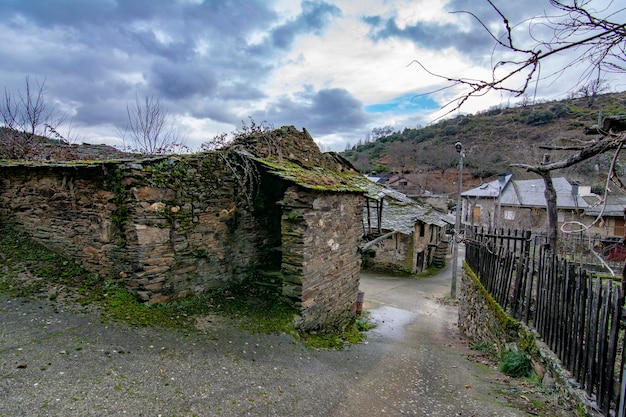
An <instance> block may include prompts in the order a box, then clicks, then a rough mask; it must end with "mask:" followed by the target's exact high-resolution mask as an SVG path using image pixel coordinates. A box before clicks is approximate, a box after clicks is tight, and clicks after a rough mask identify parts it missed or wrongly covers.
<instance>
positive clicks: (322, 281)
mask: <svg viewBox="0 0 626 417" xmlns="http://www.w3.org/2000/svg"><path fill="white" fill-rule="evenodd" d="M362 203H363V201H362V199H361V198H358V196H355V195H354V194H330V193H326V194H323V193H312V192H309V191H305V190H302V189H298V188H297V187H291V188H289V189H288V190H287V191H286V192H285V196H284V199H283V200H282V202H281V205H282V206H283V211H284V214H283V218H282V219H283V220H282V231H283V232H282V235H283V262H282V272H283V275H284V277H285V280H284V287H283V292H284V294H285V295H287V296H289V297H290V298H292V299H294V300H296V303H298V305H299V307H300V310H301V314H302V327H303V328H304V329H307V330H317V329H318V328H319V327H320V325H319V324H320V323H324V326H323V327H325V328H326V329H329V328H331V329H341V328H343V327H344V326H345V325H346V324H347V323H348V322H349V321H350V320H351V319H352V318H353V317H354V315H355V312H356V310H355V309H356V298H357V294H358V290H359V281H358V276H359V271H360V262H361V261H360V259H361V257H360V255H359V253H358V251H357V247H358V242H359V240H360V238H361V235H362V226H361V223H360V219H361V216H362V213H363V206H362Z"/></svg>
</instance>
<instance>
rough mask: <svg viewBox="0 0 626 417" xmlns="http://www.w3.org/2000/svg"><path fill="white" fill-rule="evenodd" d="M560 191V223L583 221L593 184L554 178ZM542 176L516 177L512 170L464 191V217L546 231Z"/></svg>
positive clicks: (489, 225) (487, 223) (485, 224)
mask: <svg viewBox="0 0 626 417" xmlns="http://www.w3.org/2000/svg"><path fill="white" fill-rule="evenodd" d="M552 183H553V184H554V188H555V190H556V194H557V216H558V224H559V226H560V225H562V224H563V223H565V222H570V221H579V222H584V221H585V220H586V219H585V217H586V216H585V211H586V210H587V209H588V208H589V206H590V205H589V203H588V202H587V199H588V198H589V197H591V196H593V194H592V193H591V191H590V187H588V186H586V187H583V186H580V185H578V184H571V183H570V182H569V181H567V179H565V178H563V177H558V178H553V179H552ZM544 190H545V185H544V183H543V180H542V179H529V180H514V179H513V174H510V173H509V174H501V175H499V176H498V178H497V179H495V180H493V181H491V182H487V183H484V184H481V185H479V186H478V187H475V188H472V189H470V190H467V191H465V192H463V193H461V199H462V203H461V209H462V212H461V213H462V216H461V221H462V223H463V224H466V225H470V226H479V227H486V228H505V229H506V228H514V229H525V230H531V231H545V229H546V222H547V215H546V199H545V195H544Z"/></svg>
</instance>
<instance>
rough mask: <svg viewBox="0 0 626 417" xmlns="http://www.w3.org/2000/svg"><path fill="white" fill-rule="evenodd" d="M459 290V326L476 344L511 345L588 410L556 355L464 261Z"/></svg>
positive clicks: (501, 348) (567, 396) (568, 397)
mask: <svg viewBox="0 0 626 417" xmlns="http://www.w3.org/2000/svg"><path fill="white" fill-rule="evenodd" d="M462 284H463V285H462V287H461V288H462V290H461V292H460V303H459V328H460V329H461V331H462V332H463V333H465V334H466V335H467V336H468V337H469V338H470V339H471V340H472V341H473V342H475V343H476V344H482V345H488V346H493V347H494V348H495V349H496V350H497V351H498V352H502V351H504V350H505V349H508V348H510V347H511V346H512V345H514V346H515V347H516V348H517V349H519V350H521V351H522V352H525V353H526V354H528V355H529V356H530V357H531V358H532V362H533V366H534V368H535V370H536V371H540V372H542V373H546V372H547V373H549V375H550V376H551V377H552V378H553V379H554V381H555V387H556V389H557V391H558V392H559V393H560V395H561V397H562V398H563V399H564V400H565V401H567V402H568V403H569V404H570V405H571V406H572V407H573V408H579V409H580V407H581V406H582V407H584V408H585V409H587V410H588V411H589V408H590V407H589V406H588V404H589V401H587V400H586V398H585V393H584V392H583V391H581V390H578V389H575V388H574V387H572V386H571V384H570V383H569V382H568V379H569V378H570V377H571V376H570V375H569V374H568V373H567V372H566V371H564V370H563V369H562V368H561V366H560V363H559V360H558V358H556V356H555V355H554V354H553V353H552V352H551V351H550V350H549V349H548V348H547V347H546V346H545V344H544V343H542V342H541V341H540V340H539V339H537V337H536V335H535V333H534V332H533V331H532V329H530V328H529V327H528V326H526V325H525V324H524V323H522V322H521V321H518V320H515V319H513V318H512V317H511V316H509V315H508V314H507V313H506V311H504V309H503V308H502V307H501V306H500V304H498V302H496V301H495V300H494V298H493V297H492V296H491V294H489V291H487V289H486V288H485V287H484V286H483V284H482V283H481V281H480V279H479V277H478V276H477V275H476V274H475V273H474V271H473V270H472V269H471V268H470V266H469V265H468V264H467V263H466V262H464V268H463V275H462Z"/></svg>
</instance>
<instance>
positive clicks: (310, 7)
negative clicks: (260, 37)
mask: <svg viewBox="0 0 626 417" xmlns="http://www.w3.org/2000/svg"><path fill="white" fill-rule="evenodd" d="M339 15H341V10H340V9H339V8H337V7H336V6H334V5H331V4H328V3H325V2H313V1H303V2H302V13H301V14H300V15H298V16H297V17H296V18H295V19H292V20H290V21H288V22H285V23H284V24H282V25H280V26H278V27H276V28H274V29H272V30H271V31H270V33H269V35H268V37H267V38H266V39H265V40H264V41H263V42H262V43H260V44H257V45H252V46H250V47H249V51H250V52H251V53H253V54H255V55H265V54H268V53H269V52H270V51H272V50H274V49H276V48H277V49H287V48H289V47H290V46H291V45H292V44H293V41H294V39H295V38H296V37H297V36H298V35H301V34H303V33H316V34H319V33H321V31H322V30H323V29H324V28H325V27H326V25H328V23H329V22H330V20H331V19H332V18H333V17H336V16H339Z"/></svg>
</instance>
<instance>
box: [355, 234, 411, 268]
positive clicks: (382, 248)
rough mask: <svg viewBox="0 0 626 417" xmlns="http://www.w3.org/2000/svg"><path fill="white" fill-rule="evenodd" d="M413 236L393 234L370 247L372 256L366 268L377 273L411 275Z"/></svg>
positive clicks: (368, 259)
mask: <svg viewBox="0 0 626 417" xmlns="http://www.w3.org/2000/svg"><path fill="white" fill-rule="evenodd" d="M413 240H414V239H413V235H412V234H411V235H406V234H404V233H399V232H398V233H395V234H394V235H392V236H390V237H388V238H387V239H384V240H382V241H381V242H379V243H377V244H376V245H375V247H372V250H371V252H373V253H374V256H371V257H368V258H367V262H366V267H367V268H368V269H373V270H378V271H395V272H400V273H406V274H411V273H413V272H415V271H414V270H413V264H414V259H415V258H414V256H416V252H417V251H416V250H415V247H414V242H413Z"/></svg>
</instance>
